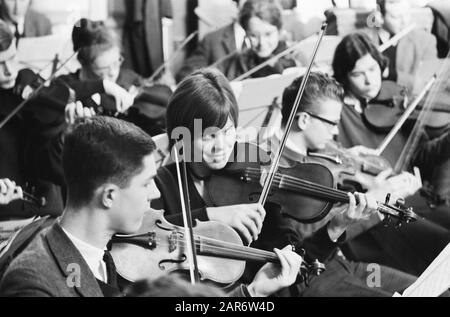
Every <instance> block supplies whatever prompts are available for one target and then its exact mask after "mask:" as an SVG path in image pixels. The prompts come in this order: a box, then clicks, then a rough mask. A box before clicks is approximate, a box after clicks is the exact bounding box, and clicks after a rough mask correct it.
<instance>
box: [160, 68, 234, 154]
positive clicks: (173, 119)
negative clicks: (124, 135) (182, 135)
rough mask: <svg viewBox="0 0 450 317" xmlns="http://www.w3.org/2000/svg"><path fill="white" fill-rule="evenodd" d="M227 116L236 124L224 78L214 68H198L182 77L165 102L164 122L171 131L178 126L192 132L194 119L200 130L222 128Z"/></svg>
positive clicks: (228, 85)
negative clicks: (165, 114)
mask: <svg viewBox="0 0 450 317" xmlns="http://www.w3.org/2000/svg"><path fill="white" fill-rule="evenodd" d="M229 118H231V120H232V121H233V123H234V125H235V127H237V125H238V123H239V122H238V120H239V110H238V105H237V101H236V97H235V95H234V93H233V90H232V89H231V86H230V83H229V82H228V79H227V78H226V77H225V76H224V75H223V74H222V73H221V72H220V71H218V70H215V69H202V70H199V71H197V72H195V73H193V74H191V75H190V76H188V77H187V78H186V79H185V80H183V81H182V82H181V83H180V84H179V85H178V88H177V89H176V90H175V92H174V93H173V95H172V97H171V98H170V100H169V104H168V106H167V116H166V126H167V133H168V135H169V138H170V139H171V140H170V142H171V147H172V146H173V145H174V144H175V143H176V142H175V140H172V138H171V136H172V132H173V131H174V130H175V129H176V128H179V127H184V128H187V129H189V131H190V132H191V133H192V134H193V133H194V120H196V119H200V120H202V127H203V130H205V129H208V128H220V129H222V128H223V127H224V126H225V125H226V123H227V121H228V119H229Z"/></svg>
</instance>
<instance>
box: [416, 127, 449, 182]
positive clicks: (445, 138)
mask: <svg viewBox="0 0 450 317" xmlns="http://www.w3.org/2000/svg"><path fill="white" fill-rule="evenodd" d="M449 159H450V130H449V131H447V132H446V133H445V134H444V135H442V136H441V137H439V138H437V139H433V140H428V141H423V142H422V144H421V146H420V147H419V150H418V151H417V154H416V155H415V157H414V160H413V161H412V167H413V166H417V167H419V168H420V169H421V170H422V171H423V174H424V175H426V174H425V173H424V171H427V170H429V169H430V168H431V169H432V168H434V167H436V166H437V165H440V164H443V163H444V162H445V161H447V160H449ZM428 174H429V173H428Z"/></svg>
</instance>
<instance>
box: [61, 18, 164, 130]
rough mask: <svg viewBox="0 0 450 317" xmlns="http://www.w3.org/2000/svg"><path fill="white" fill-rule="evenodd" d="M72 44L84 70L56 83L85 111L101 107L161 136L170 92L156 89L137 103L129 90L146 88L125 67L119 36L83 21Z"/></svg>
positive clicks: (140, 78)
mask: <svg viewBox="0 0 450 317" xmlns="http://www.w3.org/2000/svg"><path fill="white" fill-rule="evenodd" d="M72 40H73V45H74V50H75V51H78V60H79V62H80V63H81V69H80V70H78V71H77V72H76V73H72V74H69V75H63V76H60V77H59V78H57V79H56V80H55V82H56V83H58V84H63V85H66V86H68V87H70V88H71V89H73V91H74V94H75V96H74V99H75V100H77V101H82V102H83V103H84V104H85V106H86V107H94V108H98V107H99V106H100V107H101V108H103V109H104V110H106V111H107V112H110V113H112V114H114V113H117V112H119V113H122V114H123V115H121V116H120V117H121V118H123V119H125V120H128V121H131V122H133V123H135V124H137V125H138V126H140V127H142V128H143V129H144V130H146V132H148V133H149V134H150V135H157V134H160V133H162V131H163V129H164V114H165V105H166V102H167V100H168V98H169V97H170V93H171V91H170V89H169V88H168V87H165V86H163V85H160V86H158V87H156V86H155V87H156V90H152V91H151V92H149V93H148V94H145V96H144V97H143V98H140V99H135V98H134V97H135V96H134V95H132V94H131V93H129V92H128V90H130V89H131V88H132V87H134V88H135V89H138V88H141V87H143V86H145V81H144V79H143V78H142V77H141V76H140V75H138V74H137V73H135V72H134V71H132V70H130V69H126V68H124V67H122V63H123V61H124V60H123V56H122V54H121V47H120V44H119V41H118V39H117V36H116V35H115V34H114V33H113V31H112V30H109V29H108V28H107V27H106V26H105V25H104V23H103V22H101V21H100V22H95V21H90V20H87V19H82V20H80V21H79V22H77V23H76V25H75V26H74V29H73V32H72ZM80 83H83V85H82V86H80ZM158 88H159V89H158ZM144 89H145V88H144ZM72 101H74V100H72Z"/></svg>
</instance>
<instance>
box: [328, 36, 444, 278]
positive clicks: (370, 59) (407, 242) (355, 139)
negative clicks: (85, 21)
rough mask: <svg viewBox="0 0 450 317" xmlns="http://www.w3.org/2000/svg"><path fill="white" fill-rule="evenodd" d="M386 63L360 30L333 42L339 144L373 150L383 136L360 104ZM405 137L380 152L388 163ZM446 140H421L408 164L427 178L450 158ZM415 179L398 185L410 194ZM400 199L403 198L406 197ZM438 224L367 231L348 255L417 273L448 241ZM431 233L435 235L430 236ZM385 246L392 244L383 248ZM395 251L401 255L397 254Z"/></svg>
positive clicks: (420, 209)
mask: <svg viewBox="0 0 450 317" xmlns="http://www.w3.org/2000/svg"><path fill="white" fill-rule="evenodd" d="M386 66H387V61H386V59H385V58H384V57H383V56H382V55H381V53H379V51H378V50H377V48H376V47H375V46H374V45H373V44H372V43H371V41H370V40H369V38H368V37H367V36H366V35H364V34H362V33H355V34H350V35H348V36H346V37H345V38H344V39H343V40H342V42H341V43H340V45H339V46H338V47H337V50H336V53H335V57H334V61H333V69H334V73H335V74H334V76H335V78H336V79H337V81H339V82H340V83H341V84H342V85H343V86H344V89H345V98H344V107H343V109H342V115H341V120H340V124H339V135H338V136H337V139H338V141H339V142H341V143H342V145H343V146H344V147H347V148H348V147H352V146H357V145H364V146H366V147H367V148H370V149H375V148H377V147H378V146H379V145H380V143H381V142H382V141H383V140H384V138H385V136H386V134H385V133H380V132H376V131H374V130H373V129H371V128H370V127H369V126H368V124H367V122H366V120H365V118H364V109H365V108H366V106H367V105H368V104H370V103H371V101H372V100H374V99H376V97H377V96H378V94H379V93H380V90H381V87H382V72H383V70H384V69H385V67H386ZM407 137H408V132H407V131H401V133H399V134H397V136H396V137H395V138H394V140H393V141H392V143H391V144H390V145H389V147H388V148H387V150H386V151H385V152H384V154H383V156H384V157H386V158H387V159H388V160H389V161H390V162H391V164H395V163H396V161H397V160H398V158H399V156H400V153H401V151H402V149H403V148H404V146H405V144H406V140H407ZM449 142H450V134H449V133H446V134H444V135H443V136H442V137H440V138H438V139H435V140H432V141H427V142H422V143H421V144H420V147H419V149H418V151H417V152H416V154H415V157H414V158H413V160H412V166H418V167H420V169H421V171H422V174H423V177H424V178H429V177H430V176H431V171H430V170H431V169H432V168H433V167H435V166H436V165H437V164H439V163H440V162H443V161H445V160H446V159H448V158H449V157H450V152H449V149H450V143H449ZM416 184H417V182H416V181H414V180H413V179H411V180H410V181H409V182H407V183H404V184H403V186H404V187H405V189H406V188H409V189H410V190H407V191H409V194H410V195H407V196H412V194H413V193H414V192H415V191H416V190H417V189H418V187H417V185H416ZM405 198H408V197H406V196H405ZM411 198H413V199H414V200H411V201H408V204H409V205H412V206H413V207H414V210H415V211H416V212H417V213H419V214H422V215H423V214H425V213H426V214H427V215H428V218H430V219H433V215H432V213H430V212H428V210H429V208H428V207H427V205H426V204H425V202H424V201H423V199H421V197H418V196H417V195H416V196H413V197H411ZM437 223H438V225H436V224H434V223H431V222H429V221H422V220H421V221H419V222H418V223H416V224H413V225H411V226H407V227H405V228H403V229H402V234H401V235H400V236H399V235H398V234H396V233H395V232H394V231H388V230H385V229H382V228H381V227H380V228H378V229H374V230H370V231H368V232H367V233H366V234H364V235H363V236H361V237H359V238H358V239H355V240H353V241H352V242H351V243H350V244H348V246H347V247H348V249H347V250H348V253H347V255H348V257H349V258H352V259H355V260H364V259H365V258H366V256H367V258H370V259H374V258H375V259H377V261H379V262H382V261H387V262H382V263H388V264H389V265H395V267H397V268H399V269H402V270H404V271H408V272H411V273H413V274H420V273H422V272H423V270H424V269H425V268H426V267H427V264H428V263H430V261H432V260H433V259H434V257H435V256H436V254H437V253H439V252H440V251H442V249H443V247H445V245H446V244H448V241H449V233H448V230H447V229H445V228H443V227H441V226H440V223H439V222H437ZM432 236H433V237H435V238H430V237H432ZM435 241H439V243H436V242H435ZM386 245H390V246H391V247H390V248H386V247H385V246H386ZM418 246H420V247H418ZM398 250H403V253H399V252H398ZM417 250H421V256H420V257H419V259H418V260H417V261H416V260H414V261H412V260H409V259H410V257H411V256H412V257H414V256H415V254H416V252H417ZM368 254H369V255H368ZM399 254H404V255H402V256H399ZM419 260H420V261H419Z"/></svg>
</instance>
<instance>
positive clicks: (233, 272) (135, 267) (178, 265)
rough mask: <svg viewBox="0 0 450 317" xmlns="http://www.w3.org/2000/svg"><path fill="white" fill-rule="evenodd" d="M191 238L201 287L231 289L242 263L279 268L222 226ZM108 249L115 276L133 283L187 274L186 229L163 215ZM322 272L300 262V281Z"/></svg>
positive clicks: (204, 225)
mask: <svg viewBox="0 0 450 317" xmlns="http://www.w3.org/2000/svg"><path fill="white" fill-rule="evenodd" d="M194 234H195V235H194V240H195V248H196V253H197V258H198V269H199V274H200V277H201V281H209V282H213V283H215V284H220V285H232V284H234V283H236V282H237V281H238V280H239V279H240V278H241V276H242V275H243V274H244V270H245V266H246V261H252V262H255V263H279V259H278V257H277V255H276V254H275V253H273V252H267V251H263V250H258V249H253V248H249V247H244V246H243V243H242V240H241V238H240V237H239V235H238V234H237V233H236V231H234V230H233V229H232V228H231V227H228V226H226V225H224V224H221V223H218V222H198V223H197V225H196V226H195V227H194ZM110 244H111V245H110V246H111V255H112V257H113V258H114V263H115V265H116V269H117V273H118V274H119V275H120V276H121V277H123V278H124V279H125V280H127V281H129V282H131V283H134V282H137V281H139V280H143V279H148V278H152V279H153V278H158V277H159V276H161V275H165V274H169V273H173V272H178V271H187V270H189V263H188V260H187V247H188V245H187V240H186V237H185V231H184V228H182V227H178V226H175V225H172V224H170V223H169V222H167V221H166V220H165V219H164V217H163V212H162V211H153V210H152V211H149V212H147V213H146V214H145V216H144V221H143V224H142V226H141V229H140V230H139V231H138V233H137V234H135V235H115V236H114V237H113V238H112V240H111V243H110ZM323 271H324V266H323V265H322V264H320V263H318V262H315V263H313V264H312V265H309V264H307V263H306V262H303V263H302V266H301V269H300V272H299V281H301V282H306V281H307V280H309V278H310V276H311V275H320V274H321V273H322V272H323Z"/></svg>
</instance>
